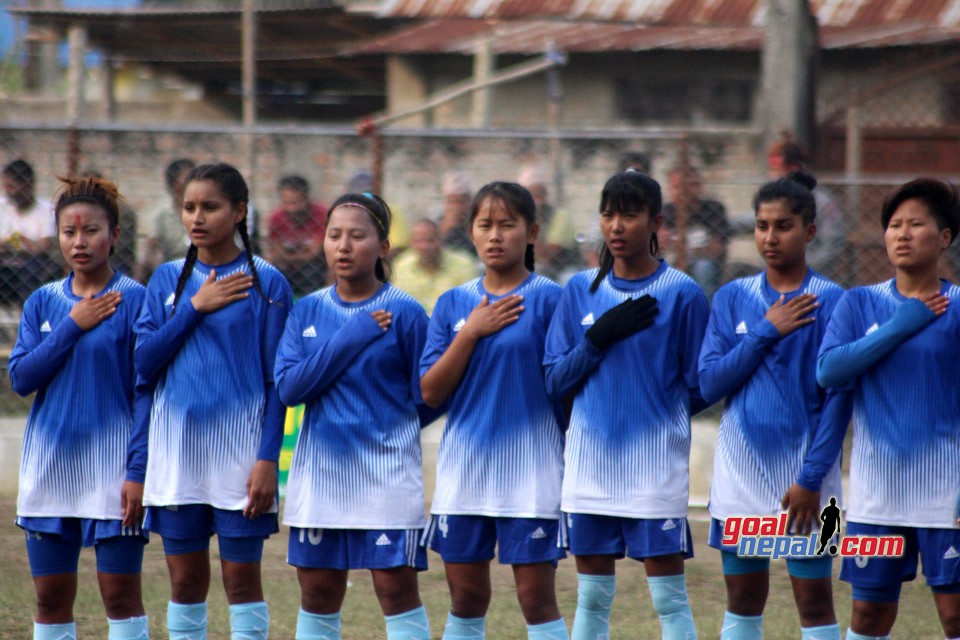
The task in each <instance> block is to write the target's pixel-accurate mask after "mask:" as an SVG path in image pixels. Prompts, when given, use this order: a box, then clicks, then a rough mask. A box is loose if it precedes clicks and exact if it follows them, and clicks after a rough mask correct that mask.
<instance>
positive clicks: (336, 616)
mask: <svg viewBox="0 0 960 640" xmlns="http://www.w3.org/2000/svg"><path fill="white" fill-rule="evenodd" d="M296 640H340V612H339V611H338V612H336V613H327V614H320V613H309V612H307V611H304V610H303V609H300V613H299V614H298V615H297V635H296Z"/></svg>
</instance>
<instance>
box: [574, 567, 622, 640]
mask: <svg viewBox="0 0 960 640" xmlns="http://www.w3.org/2000/svg"><path fill="white" fill-rule="evenodd" d="M616 593H617V576H590V575H586V574H584V573H578V574H577V613H576V614H575V615H574V617H573V633H571V634H570V637H571V638H572V639H573V640H598V639H605V638H607V637H609V636H610V607H612V606H613V596H614V595H616Z"/></svg>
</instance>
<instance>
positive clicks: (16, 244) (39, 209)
mask: <svg viewBox="0 0 960 640" xmlns="http://www.w3.org/2000/svg"><path fill="white" fill-rule="evenodd" d="M2 182H3V194H4V198H3V200H2V201H0V299H2V301H3V302H15V303H17V304H20V305H22V304H23V301H24V300H26V299H27V296H29V295H30V293H31V292H32V291H33V290H34V289H36V288H37V287H39V286H40V285H41V284H43V283H44V282H46V281H47V280H50V279H52V278H53V277H55V276H56V275H57V274H58V273H59V271H60V268H59V265H58V263H57V262H56V261H55V260H54V258H53V257H52V255H51V252H52V250H53V246H54V242H53V241H54V237H55V236H56V227H55V225H54V221H53V212H52V208H51V205H50V202H49V201H48V200H42V199H40V198H37V196H36V175H35V174H34V171H33V167H31V166H30V164H29V163H28V162H27V161H26V160H22V159H18V160H14V161H13V162H10V163H9V164H7V165H6V166H5V167H4V168H3V174H2Z"/></svg>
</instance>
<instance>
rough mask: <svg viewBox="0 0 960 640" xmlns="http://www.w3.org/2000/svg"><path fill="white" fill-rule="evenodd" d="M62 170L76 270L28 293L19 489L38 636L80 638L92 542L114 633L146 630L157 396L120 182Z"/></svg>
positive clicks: (16, 371) (59, 216)
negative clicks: (141, 374) (80, 592)
mask: <svg viewBox="0 0 960 640" xmlns="http://www.w3.org/2000/svg"><path fill="white" fill-rule="evenodd" d="M63 182H64V184H63V188H62V189H61V191H60V193H59V195H58V197H57V199H56V202H55V205H54V212H55V218H56V224H57V234H58V236H59V240H60V251H61V252H62V253H63V258H64V260H65V261H66V263H67V265H68V266H69V267H70V270H71V271H70V275H68V276H67V277H66V278H65V279H63V280H59V281H57V282H52V283H50V284H47V285H45V286H43V287H41V288H40V289H38V290H37V291H35V292H34V293H33V295H31V296H30V298H29V299H28V300H27V302H26V305H25V306H24V310H23V316H22V318H21V320H20V330H19V332H18V333H17V343H16V345H15V346H14V348H13V352H12V353H11V355H10V367H9V371H10V382H11V385H12V387H13V390H14V391H16V392H17V393H18V394H20V395H22V396H26V395H29V394H31V393H33V392H36V393H37V396H36V399H35V400H34V403H33V408H32V409H31V410H30V417H29V418H28V420H27V430H26V433H25V434H24V441H23V460H22V462H21V466H20V495H19V497H18V499H17V524H18V525H19V526H20V527H22V528H23V529H24V530H25V531H26V537H27V554H28V556H29V558H30V570H31V572H32V574H33V583H34V587H35V588H36V592H37V618H36V623H35V624H34V631H33V637H34V639H35V640H54V639H56V640H65V639H73V638H76V624H75V623H74V620H73V603H74V600H75V599H76V595H77V561H78V559H79V557H80V548H81V547H89V546H93V547H94V548H95V549H96V554H97V579H98V582H99V583H100V595H101V596H102V597H103V604H104V608H105V609H106V612H107V620H108V622H109V626H110V632H109V637H110V639H111V640H125V639H132V638H145V637H146V634H147V617H146V615H145V614H144V610H143V601H142V599H141V596H140V568H141V565H142V561H143V546H144V544H145V543H146V537H145V535H144V534H143V533H142V531H141V529H140V523H141V520H142V515H143V510H142V506H141V500H142V496H143V477H144V467H145V464H146V432H145V416H146V412H147V411H148V410H149V406H150V397H149V395H148V394H146V393H141V392H139V391H137V389H138V388H137V386H136V385H135V378H136V376H135V374H134V368H133V343H134V334H133V324H134V322H135V321H136V318H137V314H138V313H139V311H140V306H141V304H142V302H143V296H144V288H143V286H142V285H140V284H138V283H136V282H134V281H133V280H131V279H130V278H128V277H126V276H124V275H122V274H120V273H114V271H113V269H112V268H111V267H110V255H111V254H112V253H113V250H114V247H115V246H116V244H117V239H118V238H119V237H120V227H119V218H120V209H119V204H120V202H121V198H120V194H119V193H118V192H117V187H116V185H114V184H113V183H112V182H109V181H107V180H103V179H100V178H72V179H69V180H64V181H63ZM138 426H139V427H140V428H139V429H138V428H137V427H138Z"/></svg>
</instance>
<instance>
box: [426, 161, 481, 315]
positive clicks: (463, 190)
mask: <svg viewBox="0 0 960 640" xmlns="http://www.w3.org/2000/svg"><path fill="white" fill-rule="evenodd" d="M442 189H443V212H442V213H441V216H440V225H439V229H440V238H441V241H442V242H443V246H444V247H447V248H449V249H453V250H456V251H461V252H463V253H465V254H467V255H469V256H474V255H476V251H475V250H474V248H473V242H472V241H471V240H470V234H469V233H468V231H467V221H468V220H469V219H470V202H471V200H472V198H473V190H472V189H471V188H470V179H469V178H468V177H467V175H466V174H465V173H462V172H460V171H448V172H447V174H446V175H445V176H443V186H442ZM448 288H449V287H448ZM443 291H445V290H444V289H441V292H443ZM414 297H416V296H414ZM428 313H429V310H428Z"/></svg>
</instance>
